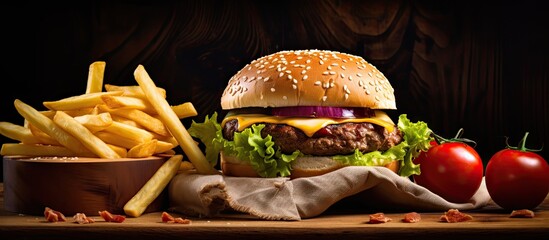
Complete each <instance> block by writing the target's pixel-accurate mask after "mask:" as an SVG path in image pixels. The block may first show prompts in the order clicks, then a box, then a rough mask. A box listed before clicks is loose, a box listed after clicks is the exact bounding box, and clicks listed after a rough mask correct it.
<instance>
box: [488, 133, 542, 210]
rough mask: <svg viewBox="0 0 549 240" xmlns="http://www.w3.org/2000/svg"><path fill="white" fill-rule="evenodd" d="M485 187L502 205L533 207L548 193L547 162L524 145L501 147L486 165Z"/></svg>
mask: <svg viewBox="0 0 549 240" xmlns="http://www.w3.org/2000/svg"><path fill="white" fill-rule="evenodd" d="M525 138H526V136H525ZM525 138H523V141H525ZM486 188H487V189H488V193H489V194H490V197H492V200H493V201H494V202H495V203H496V204H497V205H499V206H500V207H502V208H504V209H507V210H516V209H534V208H536V207H537V206H538V205H539V204H541V202H543V200H544V199H545V197H546V196H547V194H548V193H549V164H547V161H545V159H543V157H541V156H540V155H538V154H537V153H534V152H530V151H527V150H525V149H524V145H523V149H522V150H519V149H503V150H501V151H499V152H497V153H495V154H494V155H493V156H492V157H491V158H490V161H488V164H487V165H486Z"/></svg>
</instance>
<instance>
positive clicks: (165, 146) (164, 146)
mask: <svg viewBox="0 0 549 240" xmlns="http://www.w3.org/2000/svg"><path fill="white" fill-rule="evenodd" d="M175 146H177V145H174V144H171V143H169V142H164V141H156V148H155V150H154V153H155V154H156V153H165V152H168V151H169V150H172V149H173V148H174V147H175Z"/></svg>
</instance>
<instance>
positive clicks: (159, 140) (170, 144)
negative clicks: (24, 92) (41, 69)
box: [0, 61, 197, 159]
mask: <svg viewBox="0 0 549 240" xmlns="http://www.w3.org/2000/svg"><path fill="white" fill-rule="evenodd" d="M105 66H106V63H105V62H102V61H98V62H93V63H92V64H90V67H89V72H88V82H87V86H86V90H85V93H84V94H81V95H76V96H70V97H66V98H61V99H59V100H54V101H44V102H42V103H43V106H44V107H45V108H46V109H43V110H41V111H38V110H37V109H35V108H33V107H31V106H30V105H28V104H26V103H24V102H23V101H21V100H19V99H16V100H15V101H14V106H15V108H16V109H17V111H18V112H19V114H20V115H21V116H23V118H24V123H23V124H21V125H18V124H13V123H9V122H0V134H2V135H4V136H6V137H8V138H10V139H12V140H15V141H18V142H19V143H6V144H4V145H3V146H2V147H3V148H2V155H21V156H60V157H96V158H120V157H122V158H145V157H150V156H153V155H159V154H162V155H163V156H166V155H174V154H176V152H175V151H174V148H176V147H177V146H179V145H180V144H179V142H178V140H177V139H178V138H179V139H181V137H176V136H174V135H172V130H171V129H169V128H168V126H167V125H168V124H167V122H166V120H165V119H164V118H163V117H162V116H161V115H160V114H158V109H157V108H155V107H154V106H153V103H152V102H151V101H150V100H149V98H148V97H147V94H146V92H145V91H144V89H143V87H142V86H140V85H133V86H118V85H112V84H103V82H104V72H105ZM153 84H154V83H153ZM103 87H104V88H105V91H103ZM153 88H154V89H152V90H151V89H148V90H147V91H154V92H155V94H156V95H157V96H158V97H159V98H160V99H162V100H163V101H164V103H165V104H167V101H166V90H165V89H163V88H160V87H156V86H154V87H153ZM162 111H170V112H171V113H172V114H174V111H177V114H176V116H177V117H178V118H185V117H191V116H196V115H197V113H196V109H194V106H193V105H192V103H190V102H187V103H183V104H180V105H176V106H174V107H169V105H168V108H163V109H162ZM168 121H173V119H172V120H168ZM170 124H171V125H174V124H173V123H170ZM180 127H181V128H183V126H182V125H181V126H178V125H175V128H180ZM179 131H180V130H177V131H175V132H176V134H179V135H181V133H179ZM185 144H187V143H184V145H185ZM193 145H195V144H193ZM185 148H186V149H188V147H185ZM188 151H195V153H191V154H192V155H193V159H196V157H194V156H195V155H197V153H196V151H197V150H196V149H194V150H188Z"/></svg>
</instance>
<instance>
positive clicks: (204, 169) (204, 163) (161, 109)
mask: <svg viewBox="0 0 549 240" xmlns="http://www.w3.org/2000/svg"><path fill="white" fill-rule="evenodd" d="M134 76H135V80H136V81H137V83H138V84H139V86H141V89H143V92H144V93H145V96H147V99H148V100H149V102H150V103H151V105H152V106H153V107H154V109H155V110H156V112H157V113H158V115H159V116H160V118H161V119H162V121H163V122H164V124H166V126H167V127H168V129H169V130H170V132H171V133H172V135H173V136H174V137H175V139H177V142H178V143H179V145H180V146H181V148H182V149H183V151H184V152H185V154H186V155H187V157H188V158H189V159H190V160H191V162H192V163H193V165H194V166H195V167H196V169H197V171H198V173H202V174H215V173H216V172H217V171H216V170H215V169H214V168H213V166H211V165H210V163H209V162H208V160H207V159H206V157H205V156H204V153H203V152H202V150H201V149H200V148H199V146H198V145H197V144H195V142H194V139H193V138H192V137H191V135H190V134H189V132H187V129H186V128H185V126H183V123H182V122H181V121H180V120H179V117H177V115H176V114H175V112H174V111H173V110H172V108H171V107H170V105H169V104H168V102H167V101H166V99H164V98H163V97H162V96H161V95H160V94H158V91H157V90H156V89H157V88H156V85H155V84H154V82H153V80H152V79H151V77H150V76H149V74H148V73H147V71H145V68H144V67H143V65H139V66H137V69H135V71H134Z"/></svg>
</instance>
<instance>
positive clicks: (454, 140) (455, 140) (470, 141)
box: [433, 128, 477, 148]
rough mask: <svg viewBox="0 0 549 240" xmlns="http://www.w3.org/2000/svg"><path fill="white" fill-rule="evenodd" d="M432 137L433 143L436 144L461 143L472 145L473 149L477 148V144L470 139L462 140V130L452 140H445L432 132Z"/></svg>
mask: <svg viewBox="0 0 549 240" xmlns="http://www.w3.org/2000/svg"><path fill="white" fill-rule="evenodd" d="M433 135H434V136H435V141H436V142H437V143H438V144H442V143H447V142H462V143H468V144H472V145H473V148H474V147H476V146H477V143H476V142H475V141H473V140H471V139H468V138H462V137H461V135H463V128H460V129H459V130H458V132H457V134H456V136H455V137H454V138H450V139H446V138H443V137H442V136H440V135H438V134H436V133H434V132H433Z"/></svg>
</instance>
